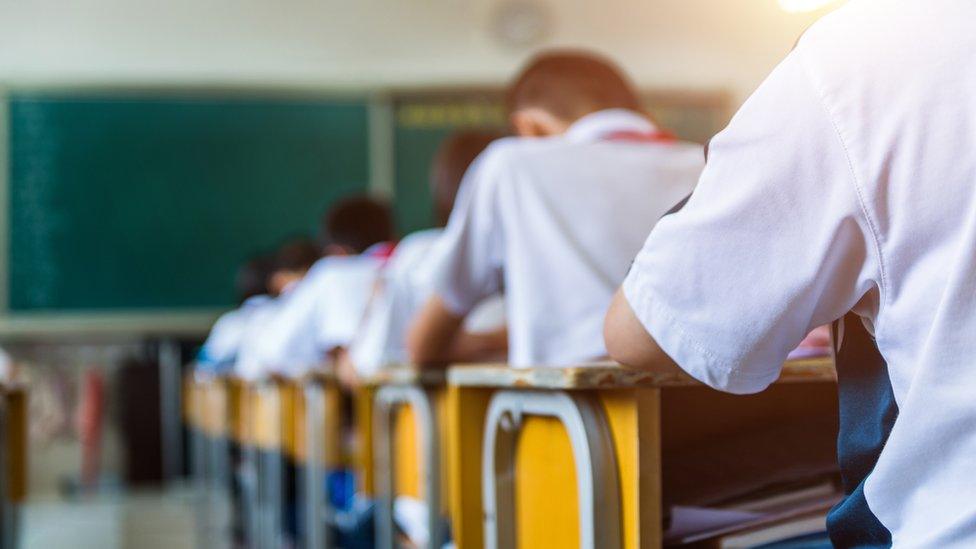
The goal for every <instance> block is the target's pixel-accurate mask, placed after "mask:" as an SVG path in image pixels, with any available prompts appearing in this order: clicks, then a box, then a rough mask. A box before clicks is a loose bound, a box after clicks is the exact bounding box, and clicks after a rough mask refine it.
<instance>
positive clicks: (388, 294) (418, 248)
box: [338, 131, 507, 386]
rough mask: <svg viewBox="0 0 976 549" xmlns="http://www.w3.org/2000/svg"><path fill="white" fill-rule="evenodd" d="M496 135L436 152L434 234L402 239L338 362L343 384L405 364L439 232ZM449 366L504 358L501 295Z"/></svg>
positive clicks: (451, 140) (464, 138)
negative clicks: (464, 180) (460, 189)
mask: <svg viewBox="0 0 976 549" xmlns="http://www.w3.org/2000/svg"><path fill="white" fill-rule="evenodd" d="M498 137H500V136H499V135H498V134H494V133H485V132H476V131H464V132H459V133H456V134H454V135H452V136H450V137H448V138H447V139H446V140H445V141H444V142H443V143H442V144H441V146H440V147H439V149H438V150H437V154H436V155H435V156H434V160H433V163H432V165H431V170H430V187H431V196H432V197H433V200H434V210H435V215H436V216H437V228H433V229H426V230H422V231H417V232H415V233H413V234H410V235H408V236H407V237H405V238H404V239H403V240H402V241H401V242H400V243H399V244H397V247H396V249H395V250H394V251H393V255H392V256H391V257H390V260H389V262H388V263H387V264H386V265H385V266H384V267H383V269H382V271H381V273H380V276H379V279H378V280H377V284H376V287H375V289H374V293H373V297H372V299H371V300H370V303H369V306H368V308H367V310H366V313H365V316H364V317H363V321H362V323H361V325H360V328H359V330H358V331H357V333H356V336H355V339H354V341H353V343H352V344H351V345H350V348H349V352H348V353H343V354H342V355H341V356H340V359H339V361H338V374H339V378H340V380H341V381H342V382H343V384H345V385H347V386H353V385H356V384H357V383H358V381H359V380H360V379H362V378H363V377H366V376H369V375H372V374H375V373H377V372H378V371H379V370H380V369H381V368H383V367H386V366H389V365H393V364H406V363H408V362H409V357H408V356H407V350H406V341H405V339H406V331H407V325H408V323H409V321H410V320H411V319H412V318H413V316H414V315H415V314H416V312H417V311H418V310H419V309H420V307H421V305H423V304H424V302H425V301H426V300H427V298H428V297H429V296H430V293H431V291H432V289H433V288H432V285H433V278H432V275H433V272H432V271H431V269H430V266H431V264H432V263H431V260H430V258H431V257H432V254H436V253H437V243H438V241H439V240H441V238H442V236H443V232H444V230H443V228H442V227H443V226H444V225H446V224H447V220H448V217H449V216H450V214H451V210H452V208H453V207H454V198H455V196H456V195H457V191H458V187H459V186H460V184H461V180H462V178H463V177H464V174H465V172H466V171H467V169H468V167H469V166H470V165H471V163H472V162H474V159H475V158H476V157H477V156H478V155H479V154H481V152H482V151H484V149H485V147H487V146H488V144H489V143H491V142H492V141H494V140H495V139H497V138H498ZM456 339H457V340H456V342H455V346H454V348H453V349H452V351H451V353H450V359H451V360H453V361H475V360H484V359H488V358H496V357H499V356H504V353H505V350H506V347H507V340H506V331H505V317H504V304H503V302H502V300H501V296H500V295H496V296H494V298H493V299H489V300H488V301H486V302H483V303H482V304H481V306H480V308H479V312H478V313H477V314H475V315H472V318H471V319H469V322H468V323H467V325H466V326H465V329H463V330H462V331H461V334H460V335H459V337H458V338H456Z"/></svg>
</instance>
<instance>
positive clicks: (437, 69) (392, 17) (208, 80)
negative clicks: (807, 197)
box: [0, 0, 820, 100]
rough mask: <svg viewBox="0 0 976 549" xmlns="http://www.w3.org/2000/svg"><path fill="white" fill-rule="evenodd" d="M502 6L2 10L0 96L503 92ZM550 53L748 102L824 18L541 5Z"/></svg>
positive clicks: (372, 1)
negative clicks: (610, 62) (576, 51)
mask: <svg viewBox="0 0 976 549" xmlns="http://www.w3.org/2000/svg"><path fill="white" fill-rule="evenodd" d="M500 1H501V0H315V1H312V0H278V1H272V0H266V1H257V0H236V1H235V0H170V1H165V0H164V1H150V0H72V1H58V0H51V1H48V0H43V1H42V0H0V83H3V84H8V85H37V84H41V85H69V86H70V85H78V84H83V85H87V84H95V85H102V84H108V85H117V84H122V85H145V84H149V85H155V84H163V85H215V84H217V85H227V84H229V85H234V86H236V85H245V86H247V85H261V86H284V87H292V86H315V87H329V88H332V87H362V86H366V87H374V86H391V85H394V86H400V85H430V84H464V83H500V82H503V81H504V80H505V79H506V78H507V77H508V76H509V75H510V74H511V72H512V71H513V70H514V69H515V68H516V67H517V66H518V64H519V63H520V62H521V61H522V60H523V59H524V58H525V57H526V55H528V54H529V53H530V50H529V49H507V48H505V47H503V46H501V45H500V44H499V43H498V41H497V40H496V39H495V38H494V36H493V34H492V33H491V32H490V31H489V29H490V28H491V23H490V21H491V20H492V14H493V13H494V12H495V10H496V9H497V5H498V4H499V3H500ZM539 1H541V2H545V3H546V4H547V5H548V7H549V9H550V11H551V13H552V14H553V32H552V33H551V35H550V37H549V39H548V40H547V41H546V44H547V45H576V46H587V47H592V48H596V49H599V50H601V51H603V52H605V53H608V54H610V55H612V56H613V57H615V58H616V59H617V60H618V61H620V62H621V63H622V64H623V65H624V66H625V67H626V68H627V69H629V70H630V71H631V72H632V74H633V75H634V77H635V79H636V80H637V81H638V82H639V83H640V84H642V85H645V86H653V87H666V88H686V87H692V88H710V89H714V88H725V89H729V90H731V91H732V92H733V94H734V96H735V97H736V99H738V100H741V99H743V98H744V97H745V96H746V95H747V94H748V93H749V92H750V91H751V90H752V89H754V88H755V86H756V85H757V84H758V83H759V82H760V81H761V79H762V78H763V76H764V75H765V74H766V73H768V71H769V70H770V69H771V68H772V66H773V65H774V64H775V63H776V62H777V60H779V59H780V58H781V57H782V56H783V55H784V54H785V53H786V52H787V51H788V50H789V49H790V47H791V46H792V44H793V42H794V40H795V39H796V37H797V36H798V35H799V34H800V33H801V32H802V30H803V29H804V28H805V27H806V26H807V25H809V24H810V23H811V22H812V21H813V20H815V19H816V17H817V16H819V15H820V13H814V14H800V15H798V14H788V13H785V12H783V11H782V10H781V9H780V8H779V7H778V6H777V4H776V0H539Z"/></svg>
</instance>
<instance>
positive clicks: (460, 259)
mask: <svg viewBox="0 0 976 549" xmlns="http://www.w3.org/2000/svg"><path fill="white" fill-rule="evenodd" d="M504 165H505V162H504V161H503V152H502V151H501V150H500V148H499V146H498V144H493V145H492V146H490V147H489V148H488V150H487V151H485V152H484V153H483V154H482V155H481V156H480V157H479V158H478V159H477V160H476V161H475V162H474V164H473V165H472V167H471V168H470V169H469V170H468V173H467V174H465V176H464V181H463V182H462V183H461V188H460V190H459V192H458V197H457V200H456V201H455V204H454V210H453V211H452V212H451V218H450V220H449V221H448V224H447V228H446V229H445V230H444V234H443V236H442V237H441V239H440V240H439V241H438V243H437V245H436V246H435V250H434V251H433V254H432V255H433V260H432V261H433V263H432V267H431V269H432V271H431V272H432V280H433V289H434V293H435V294H436V295H438V296H440V298H441V299H443V300H444V303H445V304H446V306H447V307H448V309H450V310H451V311H453V312H454V313H456V314H458V315H466V314H468V313H469V312H470V311H471V310H472V309H473V308H474V307H475V305H477V304H478V303H479V302H480V301H481V300H482V299H484V298H486V297H488V296H491V295H494V294H496V293H498V291H499V289H500V288H501V268H502V257H503V252H504V249H503V245H504V241H503V238H502V230H501V219H500V216H499V215H500V214H499V210H500V209H499V207H498V206H499V184H500V181H501V172H502V169H503V167H504Z"/></svg>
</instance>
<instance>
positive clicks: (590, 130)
mask: <svg viewBox="0 0 976 549" xmlns="http://www.w3.org/2000/svg"><path fill="white" fill-rule="evenodd" d="M654 131H657V127H656V126H655V125H654V123H653V122H651V121H650V120H648V119H647V117H646V116H644V115H642V114H640V113H637V112H634V111H631V110H628V109H606V110H602V111H597V112H593V113H590V114H588V115H586V116H584V117H582V118H580V119H579V120H577V121H576V122H573V123H572V124H571V125H570V126H569V129H567V130H566V133H565V136H566V138H567V139H569V140H571V141H577V142H587V141H597V140H600V139H603V138H605V137H607V136H609V135H610V134H614V133H618V132H654Z"/></svg>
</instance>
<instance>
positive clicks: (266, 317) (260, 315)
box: [234, 238, 320, 379]
mask: <svg viewBox="0 0 976 549" xmlns="http://www.w3.org/2000/svg"><path fill="white" fill-rule="evenodd" d="M319 252H320V248H319V246H318V245H316V244H315V242H313V241H312V240H311V239H308V238H297V239H294V240H290V241H288V242H286V243H285V244H284V245H282V246H281V247H280V248H279V250H278V252H277V253H276V254H275V255H274V259H273V261H272V262H271V263H272V268H271V272H270V274H269V276H268V277H267V290H268V294H269V299H266V300H263V301H262V302H261V303H260V305H258V306H256V307H254V308H253V309H252V310H251V311H250V312H249V314H248V315H247V316H246V317H245V319H244V322H243V323H242V326H241V328H240V343H239V347H238V351H237V359H236V361H235V363H234V371H235V373H236V374H237V375H239V376H241V377H243V378H245V379H256V378H258V377H260V376H261V375H262V374H263V369H262V367H261V362H260V361H259V360H258V356H257V354H256V351H257V348H256V343H257V341H258V340H259V339H260V338H261V337H262V336H263V334H264V333H265V331H266V330H267V329H268V328H269V322H270V320H271V319H272V318H273V317H274V315H275V313H276V312H277V311H278V309H279V308H281V307H282V306H283V305H284V303H285V302H286V301H287V300H288V299H289V298H290V295H291V293H292V290H293V289H294V288H295V287H296V285H297V284H298V283H299V281H301V280H302V278H303V277H304V276H305V274H306V273H307V272H308V270H309V268H311V266H312V265H313V264H314V263H315V261H317V260H318V258H319V256H320V253H319Z"/></svg>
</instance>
